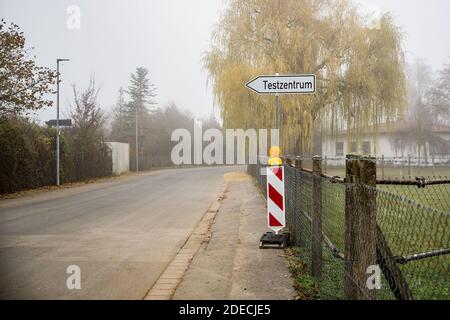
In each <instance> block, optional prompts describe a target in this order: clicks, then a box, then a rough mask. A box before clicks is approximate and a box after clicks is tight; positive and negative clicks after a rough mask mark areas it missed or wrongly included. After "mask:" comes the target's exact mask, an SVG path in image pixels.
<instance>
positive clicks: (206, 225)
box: [144, 181, 228, 300]
mask: <svg viewBox="0 0 450 320" xmlns="http://www.w3.org/2000/svg"><path fill="white" fill-rule="evenodd" d="M227 186H228V183H227V181H224V183H223V185H222V187H221V191H220V193H219V196H218V197H217V199H216V200H214V202H213V203H212V204H211V206H210V207H209V208H208V210H207V211H206V213H205V214H204V215H203V217H202V219H201V220H200V222H199V223H198V224H197V226H196V227H195V229H194V231H193V232H192V234H191V235H190V236H189V238H188V239H187V240H186V242H185V243H184V245H183V246H182V247H181V249H180V251H178V253H177V255H176V256H175V257H174V258H173V259H172V261H171V262H170V263H169V265H168V266H167V267H166V269H165V270H164V271H163V273H162V274H161V275H160V277H159V278H158V280H157V281H156V282H155V284H154V285H153V286H152V287H151V288H150V290H149V291H148V292H147V294H146V295H145V297H144V300H170V299H172V296H173V294H174V293H175V290H176V289H177V287H178V285H179V284H180V283H181V280H182V279H183V276H184V274H185V273H186V271H187V269H188V268H189V265H190V263H191V261H192V259H193V258H194V257H195V254H196V253H197V251H198V250H199V249H200V247H201V246H202V244H203V243H204V242H205V241H207V240H208V237H209V230H210V228H211V225H212V223H213V222H214V218H215V217H216V214H217V212H218V211H219V209H220V207H221V206H222V202H223V199H224V198H225V192H226V190H227Z"/></svg>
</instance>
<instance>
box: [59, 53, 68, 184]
mask: <svg viewBox="0 0 450 320" xmlns="http://www.w3.org/2000/svg"><path fill="white" fill-rule="evenodd" d="M62 61H70V60H69V59H56V185H57V186H59V185H60V181H59V63H60V62H62Z"/></svg>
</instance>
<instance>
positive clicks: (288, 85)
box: [245, 74, 316, 94]
mask: <svg viewBox="0 0 450 320" xmlns="http://www.w3.org/2000/svg"><path fill="white" fill-rule="evenodd" d="M245 86H246V87H247V88H249V89H250V90H253V91H255V92H256V93H259V94H276V93H291V94H292V93H294V94H295V93H296V94H311V93H315V92H316V76H315V75H314V74H297V75H295V74H292V75H284V76H259V77H257V78H255V79H253V80H251V81H249V82H247V83H246V84H245Z"/></svg>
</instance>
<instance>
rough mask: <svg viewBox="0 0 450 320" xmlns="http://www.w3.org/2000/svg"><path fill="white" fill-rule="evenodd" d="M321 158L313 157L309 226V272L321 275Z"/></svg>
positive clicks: (313, 274)
mask: <svg viewBox="0 0 450 320" xmlns="http://www.w3.org/2000/svg"><path fill="white" fill-rule="evenodd" d="M321 161H322V159H321V157H320V156H315V157H313V188H312V191H313V192H312V201H313V203H312V209H313V210H312V217H311V218H312V226H311V229H312V230H311V236H312V239H311V252H312V258H311V274H312V276H313V277H314V278H316V279H320V278H321V277H322V163H321Z"/></svg>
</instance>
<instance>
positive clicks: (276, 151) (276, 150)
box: [267, 146, 283, 166]
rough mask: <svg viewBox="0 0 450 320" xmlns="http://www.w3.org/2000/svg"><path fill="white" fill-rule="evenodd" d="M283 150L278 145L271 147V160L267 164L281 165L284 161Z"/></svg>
mask: <svg viewBox="0 0 450 320" xmlns="http://www.w3.org/2000/svg"><path fill="white" fill-rule="evenodd" d="M280 154H281V150H280V147H278V146H273V147H270V149H269V160H268V161H267V164H268V165H269V166H281V165H282V164H283V161H282V160H281V158H280Z"/></svg>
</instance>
